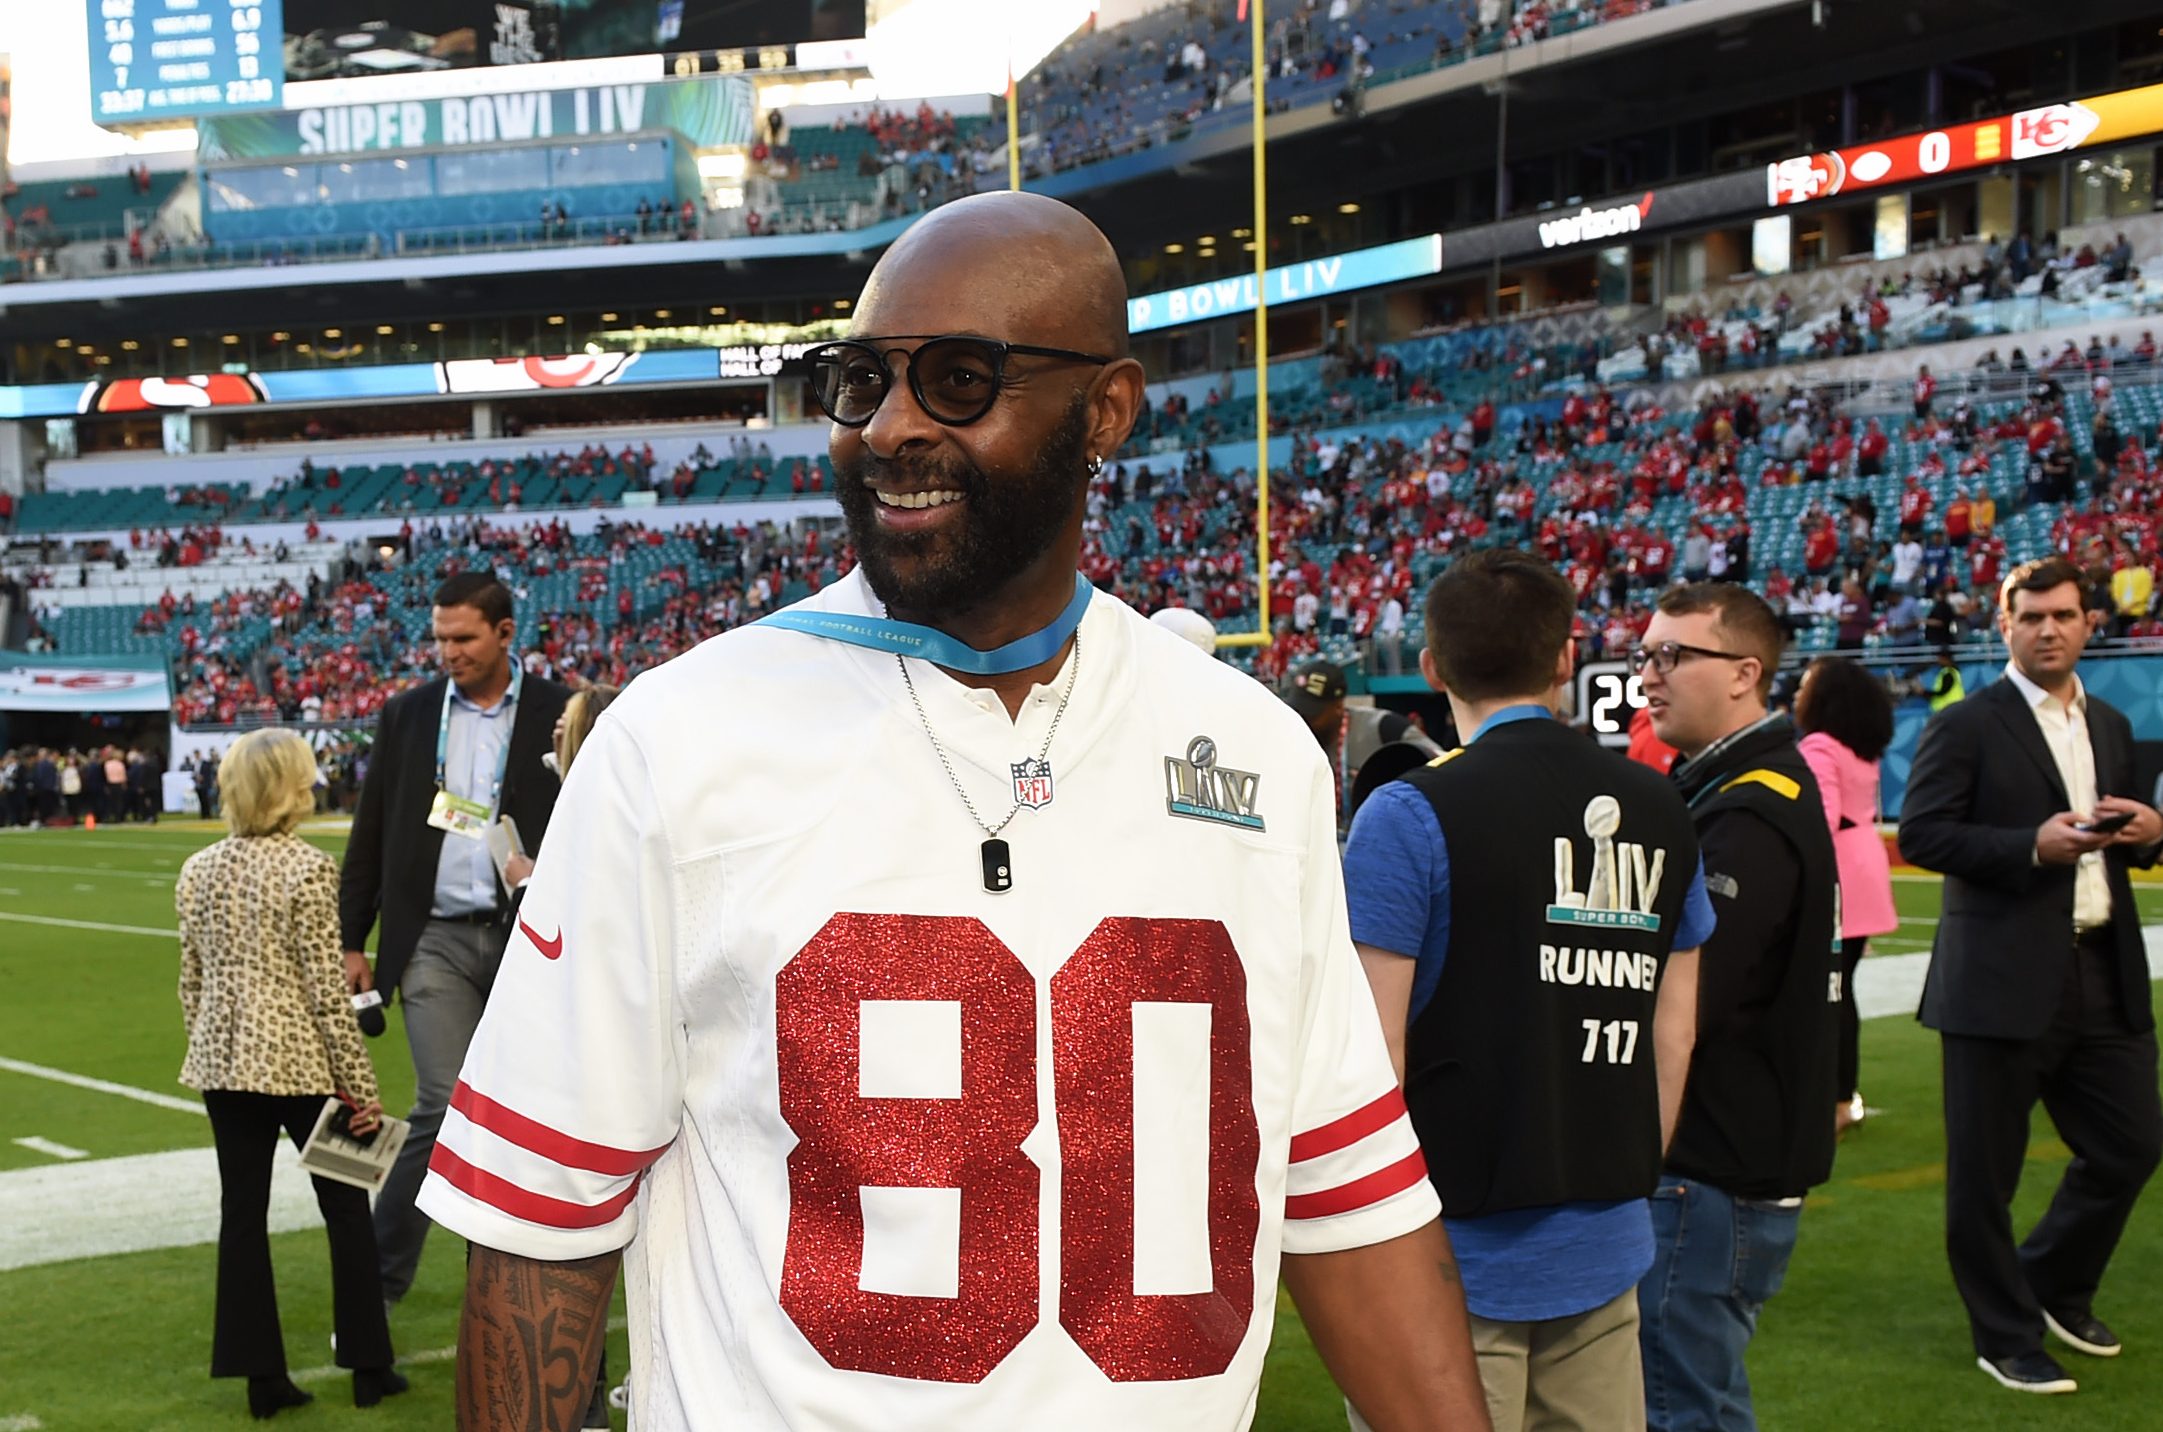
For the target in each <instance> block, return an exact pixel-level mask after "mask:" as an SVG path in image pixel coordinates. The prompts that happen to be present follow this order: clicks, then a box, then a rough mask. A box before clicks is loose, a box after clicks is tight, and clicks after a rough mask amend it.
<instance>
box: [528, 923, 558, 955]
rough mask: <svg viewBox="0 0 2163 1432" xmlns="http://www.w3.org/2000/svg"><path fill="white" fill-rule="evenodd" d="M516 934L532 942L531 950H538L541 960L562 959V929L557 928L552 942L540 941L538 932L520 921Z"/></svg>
mask: <svg viewBox="0 0 2163 1432" xmlns="http://www.w3.org/2000/svg"><path fill="white" fill-rule="evenodd" d="M518 932H519V933H520V934H522V935H524V936H525V937H526V938H527V939H529V940H531V941H533V948H535V949H536V950H539V951H540V952H541V958H542V959H544V960H553V959H559V958H561V957H562V955H563V931H562V929H561V928H558V929H557V931H556V938H555V939H553V940H544V939H542V938H541V936H540V932H539V931H537V930H535V929H534V928H533V927H532V926H531V925H529V924H527V923H526V922H525V921H524V920H520V921H519V922H518Z"/></svg>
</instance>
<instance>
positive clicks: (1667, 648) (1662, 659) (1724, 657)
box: [1629, 641, 1751, 676]
mask: <svg viewBox="0 0 2163 1432" xmlns="http://www.w3.org/2000/svg"><path fill="white" fill-rule="evenodd" d="M1686 656H1706V657H1714V658H1717V659H1718V660H1721V661H1748V660H1750V659H1751V653H1749V652H1747V651H1714V650H1713V649H1712V648H1711V647H1709V646H1690V645H1688V644H1687V643H1684V642H1679V641H1663V642H1660V643H1659V644H1657V645H1655V646H1641V647H1638V648H1637V649H1636V650H1634V651H1632V652H1631V653H1630V658H1629V659H1630V674H1631V675H1632V676H1643V675H1644V674H1645V668H1646V667H1648V666H1649V667H1651V668H1652V669H1653V670H1654V671H1657V672H1659V673H1660V675H1662V676H1665V675H1667V674H1668V673H1669V672H1671V671H1673V670H1674V669H1675V668H1676V667H1678V666H1680V665H1682V659H1683V658H1684V657H1686Z"/></svg>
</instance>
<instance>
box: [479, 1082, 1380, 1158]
mask: <svg viewBox="0 0 2163 1432" xmlns="http://www.w3.org/2000/svg"><path fill="white" fill-rule="evenodd" d="M452 1102H453V1104H455V1103H456V1102H457V1101H456V1100H453V1101H452ZM1404 1111H1405V1109H1404V1093H1403V1091H1402V1090H1398V1089H1392V1090H1390V1091H1389V1092H1388V1093H1386V1094H1384V1095H1383V1096H1382V1097H1381V1098H1379V1099H1377V1100H1375V1101H1374V1102H1373V1103H1371V1104H1369V1105H1367V1106H1366V1107H1365V1108H1360V1109H1354V1110H1353V1111H1352V1112H1351V1113H1349V1114H1346V1115H1345V1116H1344V1117H1343V1118H1341V1119H1332V1120H1330V1121H1329V1122H1328V1123H1326V1124H1324V1125H1322V1127H1320V1128H1319V1129H1309V1130H1308V1131H1307V1132H1306V1133H1304V1134H1294V1135H1293V1136H1292V1162H1293V1163H1305V1162H1306V1161H1307V1160H1308V1159H1318V1158H1320V1157H1321V1156H1322V1155H1324V1154H1333V1153H1335V1152H1336V1151H1337V1150H1339V1149H1343V1148H1350V1147H1351V1146H1352V1145H1353V1144H1356V1143H1358V1142H1359V1141H1360V1140H1361V1139H1364V1138H1366V1137H1367V1135H1369V1134H1373V1133H1379V1132H1380V1131H1382V1130H1383V1129H1386V1128H1388V1127H1389V1126H1390V1125H1391V1124H1394V1123H1395V1122H1397V1120H1398V1118H1399V1117H1400V1116H1401V1115H1402V1114H1403V1113H1404Z"/></svg>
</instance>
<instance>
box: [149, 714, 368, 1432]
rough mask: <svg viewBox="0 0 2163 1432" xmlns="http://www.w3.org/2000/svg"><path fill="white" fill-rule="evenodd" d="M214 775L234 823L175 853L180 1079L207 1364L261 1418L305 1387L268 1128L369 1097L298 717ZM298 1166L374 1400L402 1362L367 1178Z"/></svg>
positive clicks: (344, 1332) (296, 1127)
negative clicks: (208, 1278)
mask: <svg viewBox="0 0 2163 1432" xmlns="http://www.w3.org/2000/svg"><path fill="white" fill-rule="evenodd" d="M218 777H219V782H220V784H221V786H222V787H223V789H224V792H225V820H226V825H227V827H228V828H229V829H230V830H231V832H232V834H231V835H229V836H227V837H226V838H225V839H224V840H221V841H219V842H218V843H217V844H216V845H213V846H210V847H209V848H208V849H205V850H200V851H198V852H196V853H195V854H194V855H192V856H190V857H188V861H187V864H185V865H183V866H182V867H181V870H180V879H179V882H178V885H177V887H176V889H175V891H174V897H173V898H174V904H175V906H176V908H177V911H178V914H179V917H180V1003H181V1007H182V1009H183V1010H184V1011H185V1012H186V1016H187V1024H188V1054H187V1059H186V1061H185V1062H184V1063H183V1064H182V1065H181V1070H180V1082H181V1083H183V1084H185V1085H187V1086H188V1087H189V1088H192V1089H197V1090H200V1091H201V1092H202V1095H203V1106H204V1108H205V1109H206V1110H207V1111H208V1113H209V1115H210V1132H211V1138H212V1140H213V1141H214V1142H215V1143H216V1145H217V1151H218V1182H219V1188H220V1216H219V1224H218V1283H217V1311H216V1315H215V1318H214V1321H213V1331H212V1334H211V1354H210V1375H211V1376H212V1377H245V1378H247V1379H248V1410H249V1412H250V1413H251V1414H252V1415H254V1416H255V1417H257V1418H266V1417H272V1416H275V1415H277V1413H278V1412H280V1411H282V1410H283V1409H285V1408H288V1407H298V1406H300V1405H302V1404H303V1403H306V1402H309V1401H312V1400H313V1399H312V1398H311V1396H310V1395H309V1394H308V1393H307V1392H304V1391H302V1390H301V1389H300V1388H299V1387H296V1386H295V1385H294V1384H293V1381H292V1379H291V1378H290V1377H289V1376H288V1375H287V1372H286V1361H285V1340H284V1337H283V1334H282V1332H281V1330H280V1327H279V1322H278V1293H277V1288H276V1286H275V1284H274V1283H273V1281H272V1276H271V1262H270V1234H269V1228H268V1219H269V1213H270V1176H271V1160H272V1157H273V1156H274V1155H275V1154H276V1152H277V1147H278V1136H279V1134H280V1133H281V1132H283V1133H284V1134H286V1135H287V1136H289V1137H290V1138H291V1139H292V1140H293V1142H294V1144H295V1145H296V1146H299V1145H300V1144H302V1143H304V1142H305V1141H306V1139H307V1138H308V1135H309V1132H310V1131H311V1130H312V1129H313V1128H314V1127H315V1124H316V1121H317V1119H318V1118H319V1117H320V1116H321V1115H322V1112H323V1105H324V1101H325V1100H327V1099H330V1098H333V1097H336V1098H339V1099H342V1100H344V1101H345V1103H346V1104H347V1105H348V1106H349V1107H350V1108H351V1109H352V1111H353V1112H352V1114H351V1116H350V1123H349V1125H348V1126H349V1127H350V1128H351V1130H352V1131H353V1132H354V1133H355V1134H357V1135H361V1136H366V1135H368V1134H370V1133H372V1132H373V1131H374V1130H376V1129H377V1128H378V1127H380V1125H381V1123H382V1119H383V1106H382V1104H381V1103H380V1102H379V1101H378V1097H377V1093H376V1077H375V1069H374V1067H373V1066H372V1065H371V1064H370V1063H369V1061H368V1050H367V1047H366V1046H365V1045H364V1044H362V1042H361V1032H360V1026H359V1023H358V1021H357V1020H356V1019H355V1016H354V1012H353V1006H352V1003H351V1002H350V1000H348V998H347V996H346V989H345V981H344V976H343V972H342V970H341V968H340V955H339V942H338V866H337V863H336V862H335V861H333V860H332V859H331V858H330V857H329V856H328V855H326V854H324V853H323V852H322V851H320V850H318V849H316V848H315V847H314V846H312V845H310V844H308V843H307V842H306V841H304V840H302V839H301V838H300V837H299V835H297V834H295V830H296V828H297V827H298V826H299V824H300V822H301V819H302V818H303V817H304V816H307V815H310V814H312V813H313V812H314V810H315V781H316V765H315V755H314V753H313V752H312V751H310V750H309V749H308V743H307V742H306V741H304V740H302V739H301V737H300V736H298V735H297V734H295V733H294V732H291V731H281V730H266V731H251V732H249V733H248V734H247V735H245V736H242V737H241V738H240V739H239V740H237V741H235V742H234V743H233V745H232V749H230V750H229V751H227V752H226V754H225V759H224V760H223V761H222V762H221V763H220V764H219V768H218ZM312 1182H313V1183H314V1185H315V1196H316V1203H317V1206H318V1207H320V1208H321V1209H322V1211H323V1224H324V1228H325V1229H326V1231H327V1232H328V1233H329V1235H330V1257H331V1300H332V1306H333V1314H334V1319H335V1325H336V1328H337V1361H338V1365H339V1366H341V1367H347V1368H351V1369H352V1370H353V1402H354V1405H355V1406H358V1407H372V1406H374V1405H375V1404H376V1403H378V1402H381V1401H382V1400H383V1399H384V1398H385V1397H386V1396H389V1395H391V1394H394V1393H399V1392H403V1391H405V1389H406V1380H405V1378H404V1377H402V1376H400V1375H399V1374H398V1373H397V1372H395V1371H393V1370H392V1368H391V1358H392V1353H391V1336H390V1327H389V1323H388V1319H387V1318H386V1316H385V1314H384V1310H383V1285H382V1283H381V1281H380V1280H379V1278H378V1276H377V1270H376V1239H375V1229H374V1227H373V1225H372V1224H371V1223H370V1221H369V1213H368V1195H367V1194H366V1193H365V1192H363V1191H362V1190H361V1189H359V1188H356V1187H353V1186H351V1185H349V1184H345V1183H337V1182H333V1181H331V1180H328V1179H324V1178H321V1177H317V1178H314V1179H312Z"/></svg>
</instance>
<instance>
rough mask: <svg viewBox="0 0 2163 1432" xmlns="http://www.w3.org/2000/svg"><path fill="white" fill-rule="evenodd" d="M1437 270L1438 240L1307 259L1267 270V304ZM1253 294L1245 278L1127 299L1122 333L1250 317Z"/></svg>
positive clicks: (1434, 237)
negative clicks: (1244, 315) (1244, 316)
mask: <svg viewBox="0 0 2163 1432" xmlns="http://www.w3.org/2000/svg"><path fill="white" fill-rule="evenodd" d="M1441 268H1442V236H1441V235H1440V234H1428V235H1427V236H1425V237H1424V238H1418V239H1405V240H1403V241H1402V242H1399V243H1394V244H1383V245H1380V246H1379V247H1377V248H1371V249H1354V250H1353V251H1351V252H1350V253H1343V254H1337V255H1335V256H1334V257H1331V258H1325V259H1309V260H1307V261H1305V262H1303V263H1294V264H1286V265H1285V266H1284V267H1282V268H1273V269H1271V270H1270V271H1269V301H1270V302H1271V303H1273V304H1276V303H1302V302H1305V301H1307V300H1309V299H1316V298H1324V297H1327V296H1328V295H1330V294H1333V293H1349V292H1351V291H1352V290H1353V289H1360V288H1373V287H1375V286H1376V285H1377V284H1385V283H1396V282H1398V281H1399V280H1401V279H1408V278H1423V277H1425V276H1426V275H1428V274H1432V273H1438V272H1440V271H1441ZM1255 293H1256V289H1255V278H1254V275H1253V274H1251V273H1250V274H1243V275H1241V276H1239V277H1237V278H1223V279H1215V280H1213V281H1211V282H1209V283H1197V284H1189V285H1188V286H1187V287H1185V288H1174V289H1167V290H1165V291H1164V292H1162V293H1145V294H1143V295H1142V296H1141V297H1140V298H1130V299H1128V300H1127V331H1128V332H1130V333H1146V332H1148V331H1149V330H1150V329H1152V328H1170V327H1172V326H1173V325H1175V324H1180V323H1197V322H1201V321H1202V320H1205V319H1211V318H1224V317H1227V316H1228V315H1231V314H1235V313H1252V312H1253V311H1254V307H1255Z"/></svg>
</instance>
